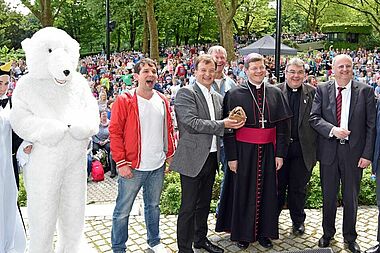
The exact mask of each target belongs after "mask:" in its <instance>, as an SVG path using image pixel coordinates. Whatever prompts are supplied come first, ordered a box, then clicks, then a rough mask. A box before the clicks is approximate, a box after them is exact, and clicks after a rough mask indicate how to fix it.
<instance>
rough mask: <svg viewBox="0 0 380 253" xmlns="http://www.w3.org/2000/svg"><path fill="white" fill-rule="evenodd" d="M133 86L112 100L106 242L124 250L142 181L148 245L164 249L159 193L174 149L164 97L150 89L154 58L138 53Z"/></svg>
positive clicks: (117, 251)
mask: <svg viewBox="0 0 380 253" xmlns="http://www.w3.org/2000/svg"><path fill="white" fill-rule="evenodd" d="M134 68H135V71H134V72H135V78H136V79H137V82H138V87H137V88H136V90H134V92H133V93H132V92H131V93H129V92H128V93H124V94H122V95H120V96H119V97H118V98H117V100H116V102H115V103H114V105H113V106H112V117H111V123H110V137H111V152H112V155H113V157H114V159H115V161H116V165H117V169H118V172H119V179H118V183H119V186H118V187H119V188H118V196H117V199H116V206H115V210H114V212H113V219H112V233H111V242H112V250H113V252H115V253H121V252H125V251H126V242H127V240H128V223H129V214H130V212H131V209H132V205H133V202H134V200H135V198H136V196H137V193H138V192H139V191H140V189H141V187H143V191H144V194H143V195H144V196H143V198H144V212H145V224H146V228H147V232H148V233H147V234H148V246H149V248H150V249H152V250H153V251H154V252H156V253H164V252H166V249H165V247H164V246H163V245H162V244H161V243H160V235H159V220H160V208H159V203H160V195H161V191H162V186H163V180H164V169H165V164H166V162H167V163H168V164H170V162H171V159H172V158H171V157H172V156H173V154H174V136H173V125H172V119H171V116H170V110H169V103H168V101H167V100H166V99H165V98H164V97H163V95H161V94H160V93H158V92H156V91H154V90H153V86H154V84H155V83H156V81H157V78H158V76H157V67H156V63H155V62H154V61H153V60H151V59H148V58H146V59H142V60H141V61H139V62H138V63H137V64H136V65H135V66H134Z"/></svg>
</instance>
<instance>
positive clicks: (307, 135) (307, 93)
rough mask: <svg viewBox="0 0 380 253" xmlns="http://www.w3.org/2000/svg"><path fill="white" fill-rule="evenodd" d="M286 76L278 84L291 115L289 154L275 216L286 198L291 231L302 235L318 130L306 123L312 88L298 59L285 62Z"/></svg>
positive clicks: (279, 183)
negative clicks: (305, 82)
mask: <svg viewBox="0 0 380 253" xmlns="http://www.w3.org/2000/svg"><path fill="white" fill-rule="evenodd" d="M285 79H286V82H284V83H281V84H279V85H278V87H279V88H280V89H281V91H282V93H283V94H284V95H285V99H286V100H287V102H288V104H289V106H290V109H291V110H292V113H293V117H292V119H291V135H290V141H289V143H290V145H289V149H288V154H287V156H286V157H285V159H284V165H283V166H282V169H281V170H279V171H278V173H277V176H278V185H277V186H278V210H279V213H278V215H280V213H281V210H282V208H283V206H284V204H285V202H286V200H287V203H288V208H289V211H290V217H291V219H292V222H293V234H294V235H302V234H303V233H304V232H305V226H304V221H305V218H306V214H305V211H304V207H305V201H306V187H307V184H308V182H309V180H310V177H311V171H312V169H313V167H314V165H315V163H316V162H317V158H316V146H317V133H316V132H315V130H314V129H313V128H312V127H311V126H310V124H309V118H310V110H311V106H312V103H313V99H314V96H315V88H314V87H313V86H311V85H308V84H304V83H303V81H304V79H305V63H304V62H303V61H302V60H301V59H299V58H293V59H291V60H290V61H289V62H288V64H287V65H286V69H285Z"/></svg>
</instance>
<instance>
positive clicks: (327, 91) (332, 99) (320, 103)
mask: <svg viewBox="0 0 380 253" xmlns="http://www.w3.org/2000/svg"><path fill="white" fill-rule="evenodd" d="M335 94H336V89H335V83H334V81H329V82H326V83H322V84H320V85H318V86H317V92H316V94H315V99H314V102H313V106H312V109H311V114H310V125H311V126H312V127H313V128H314V129H315V130H316V131H317V132H318V133H319V138H318V153H317V159H318V160H320V161H321V163H322V164H326V165H330V164H332V163H333V161H334V159H335V156H336V149H337V145H338V142H337V139H336V138H335V137H329V133H330V131H331V129H332V128H333V127H334V126H336V125H337V119H336V95H335ZM348 130H350V131H351V133H350V135H349V137H348V138H349V145H350V154H347V159H351V161H352V162H353V163H354V164H357V163H358V161H359V159H360V157H363V158H365V159H368V160H372V157H373V150H374V144H375V137H376V105H375V96H374V92H373V89H372V87H371V86H369V85H366V84H364V83H360V82H356V81H352V86H351V100H350V111H349V116H348Z"/></svg>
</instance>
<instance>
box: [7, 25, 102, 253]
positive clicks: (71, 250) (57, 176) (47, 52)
mask: <svg viewBox="0 0 380 253" xmlns="http://www.w3.org/2000/svg"><path fill="white" fill-rule="evenodd" d="M22 47H23V49H24V51H25V56H26V63H27V66H28V70H29V73H28V74H27V75H25V76H23V77H22V78H21V79H20V80H19V82H18V83H17V87H16V89H15V91H14V93H13V100H12V101H13V107H12V111H11V116H10V120H11V124H12V127H13V129H14V131H15V132H16V133H17V134H18V135H19V136H20V137H21V138H23V139H24V140H26V141H29V142H32V143H33V149H32V153H31V155H30V158H29V162H28V164H27V165H26V166H25V168H24V178H25V184H26V191H27V197H28V220H29V235H30V242H29V253H51V252H53V236H54V232H55V228H56V225H57V230H58V240H57V247H56V251H57V252H59V253H64V252H65V253H76V252H79V244H80V241H81V239H82V232H83V227H84V210H85V202H86V178H87V175H86V174H87V172H86V162H87V160H86V149H87V145H88V142H89V138H90V137H91V136H92V135H94V134H96V133H97V132H98V130H99V129H98V128H99V113H98V106H97V102H96V100H95V98H94V97H93V95H92V94H91V91H90V88H89V86H88V83H87V81H86V79H85V78H84V77H83V76H81V75H80V74H79V73H78V72H77V71H76V68H77V66H78V60H79V44H78V43H77V42H76V41H75V40H74V39H72V38H71V37H70V36H69V35H68V34H67V33H66V32H64V31H62V30H59V29H57V28H53V27H47V28H43V29H41V30H39V31H38V32H36V33H35V34H34V35H33V36H32V38H30V39H25V40H24V41H23V42H22Z"/></svg>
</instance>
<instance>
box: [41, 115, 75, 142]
mask: <svg viewBox="0 0 380 253" xmlns="http://www.w3.org/2000/svg"><path fill="white" fill-rule="evenodd" d="M67 128H68V127H67V126H66V125H64V124H63V123H62V122H60V121H50V122H46V123H45V124H44V125H43V126H42V127H41V132H40V138H39V142H41V143H42V144H43V145H47V146H55V145H57V144H58V143H59V142H60V141H61V140H62V139H63V137H64V136H65V133H66V131H67Z"/></svg>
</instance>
